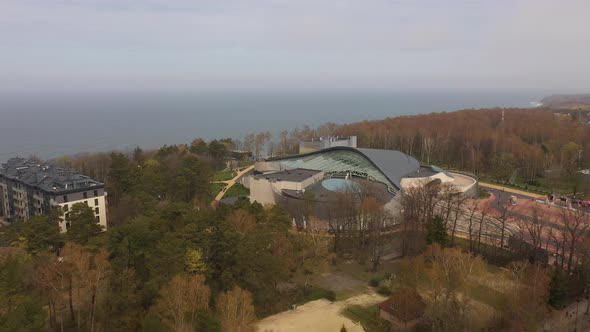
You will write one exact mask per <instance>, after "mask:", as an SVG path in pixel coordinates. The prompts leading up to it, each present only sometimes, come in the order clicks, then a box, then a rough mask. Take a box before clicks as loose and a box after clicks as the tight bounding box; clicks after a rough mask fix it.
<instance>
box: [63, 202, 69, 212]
mask: <svg viewBox="0 0 590 332" xmlns="http://www.w3.org/2000/svg"><path fill="white" fill-rule="evenodd" d="M63 209H64V211H65V212H68V211H69V210H70V207H69V206H68V205H67V204H66V205H64V206H63Z"/></svg>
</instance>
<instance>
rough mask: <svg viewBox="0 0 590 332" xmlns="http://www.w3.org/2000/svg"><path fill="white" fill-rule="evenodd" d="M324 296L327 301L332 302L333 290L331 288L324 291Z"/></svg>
mask: <svg viewBox="0 0 590 332" xmlns="http://www.w3.org/2000/svg"><path fill="white" fill-rule="evenodd" d="M324 298H325V299H326V300H328V301H332V302H334V301H336V293H334V291H331V290H329V291H326V292H325V294H324Z"/></svg>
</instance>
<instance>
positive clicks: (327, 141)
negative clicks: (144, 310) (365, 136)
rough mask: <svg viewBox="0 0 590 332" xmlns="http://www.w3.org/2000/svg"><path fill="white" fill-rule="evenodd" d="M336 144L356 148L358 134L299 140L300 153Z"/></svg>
mask: <svg viewBox="0 0 590 332" xmlns="http://www.w3.org/2000/svg"><path fill="white" fill-rule="evenodd" d="M336 146H347V147H350V148H356V136H348V137H337V136H328V137H320V138H312V139H306V140H302V141H300V142H299V154H304V153H309V152H315V151H319V150H323V149H327V148H332V147H336Z"/></svg>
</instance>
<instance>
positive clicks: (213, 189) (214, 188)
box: [209, 183, 225, 197]
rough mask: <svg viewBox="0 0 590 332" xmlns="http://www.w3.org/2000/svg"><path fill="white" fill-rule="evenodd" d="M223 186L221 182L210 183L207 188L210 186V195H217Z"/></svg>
mask: <svg viewBox="0 0 590 332" xmlns="http://www.w3.org/2000/svg"><path fill="white" fill-rule="evenodd" d="M224 186H225V184H223V183H210V184H209V188H210V193H211V196H212V197H215V196H217V194H219V192H220V191H221V189H223V187H224Z"/></svg>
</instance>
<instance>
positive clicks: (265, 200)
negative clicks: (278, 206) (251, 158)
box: [249, 176, 276, 205]
mask: <svg viewBox="0 0 590 332" xmlns="http://www.w3.org/2000/svg"><path fill="white" fill-rule="evenodd" d="M249 182H250V202H258V203H260V204H262V205H268V204H275V203H276V202H275V197H274V195H273V188H272V184H271V183H270V181H268V180H267V179H261V178H257V177H255V176H251V177H250V181H249Z"/></svg>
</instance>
